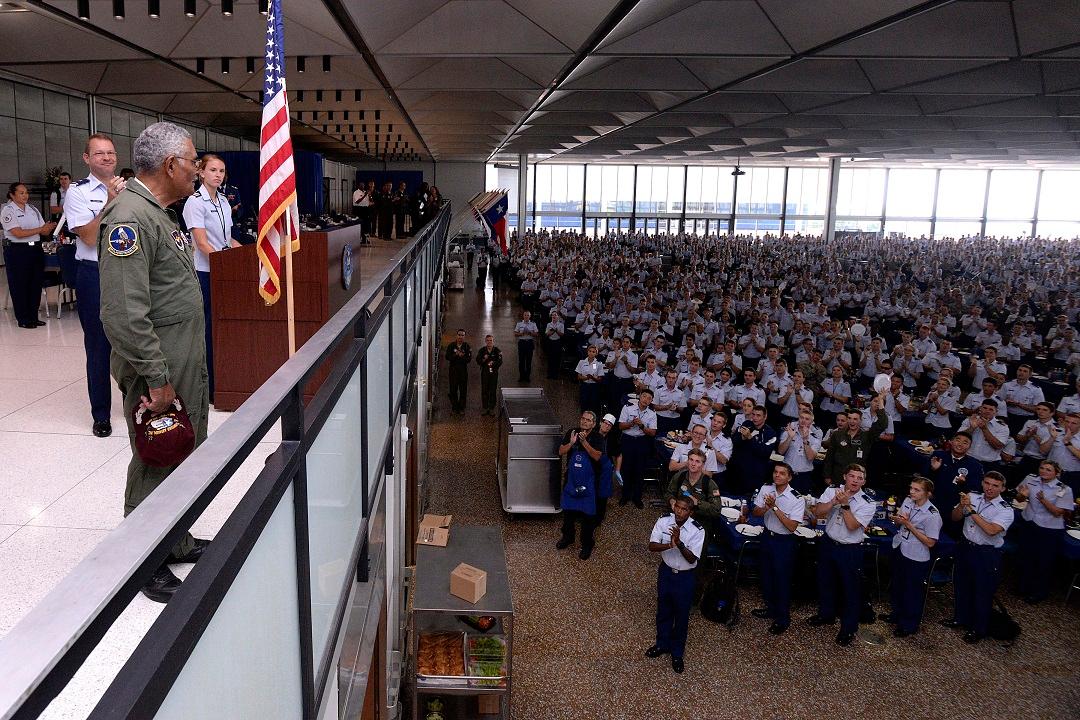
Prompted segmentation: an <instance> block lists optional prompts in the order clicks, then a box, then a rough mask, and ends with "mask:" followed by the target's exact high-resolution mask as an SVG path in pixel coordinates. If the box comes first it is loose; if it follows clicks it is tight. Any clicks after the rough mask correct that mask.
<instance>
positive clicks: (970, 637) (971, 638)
mask: <svg viewBox="0 0 1080 720" xmlns="http://www.w3.org/2000/svg"><path fill="white" fill-rule="evenodd" d="M980 640H982V635H979V634H978V633H977V632H975V631H974V630H968V631H967V632H966V633H964V642H966V643H967V644H968V645H974V644H975V643H977V642H979V641H980Z"/></svg>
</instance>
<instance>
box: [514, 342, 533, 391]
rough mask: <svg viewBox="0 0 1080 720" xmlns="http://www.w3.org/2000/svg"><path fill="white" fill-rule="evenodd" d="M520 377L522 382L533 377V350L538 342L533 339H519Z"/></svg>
mask: <svg viewBox="0 0 1080 720" xmlns="http://www.w3.org/2000/svg"><path fill="white" fill-rule="evenodd" d="M517 345H518V378H519V380H520V381H521V382H529V381H530V380H531V379H532V361H533V350H535V349H536V342H535V341H533V340H518V344H517Z"/></svg>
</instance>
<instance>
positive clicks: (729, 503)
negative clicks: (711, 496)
mask: <svg viewBox="0 0 1080 720" xmlns="http://www.w3.org/2000/svg"><path fill="white" fill-rule="evenodd" d="M720 507H726V508H737V507H742V500H740V499H739V498H730V497H722V498H720Z"/></svg>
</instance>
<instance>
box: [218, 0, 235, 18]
mask: <svg viewBox="0 0 1080 720" xmlns="http://www.w3.org/2000/svg"><path fill="white" fill-rule="evenodd" d="M232 10H233V0H221V14H222V15H224V16H225V17H232Z"/></svg>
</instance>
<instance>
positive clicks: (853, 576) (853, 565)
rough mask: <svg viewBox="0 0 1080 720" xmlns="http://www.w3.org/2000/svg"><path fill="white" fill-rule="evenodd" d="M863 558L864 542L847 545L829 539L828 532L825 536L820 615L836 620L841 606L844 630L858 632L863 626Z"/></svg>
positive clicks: (820, 562)
mask: <svg viewBox="0 0 1080 720" xmlns="http://www.w3.org/2000/svg"><path fill="white" fill-rule="evenodd" d="M862 557H863V548H862V544H861V543H852V544H850V545H845V544H843V543H838V542H836V541H835V540H831V539H829V537H828V536H827V535H822V536H821V543H820V545H819V546H818V573H817V577H818V616H819V617H823V618H825V619H826V620H832V619H835V618H836V615H837V605H839V614H840V632H842V633H854V632H856V631H857V630H858V629H859V610H860V605H861V600H862V583H861V579H862V578H861V575H860V574H861V572H862ZM838 589H839V598H838V597H837V590H838ZM838 599H839V603H838V602H837V600H838Z"/></svg>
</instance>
